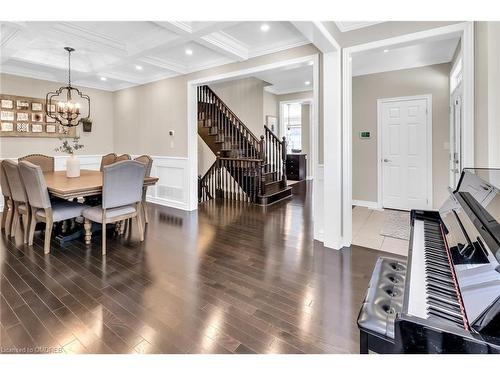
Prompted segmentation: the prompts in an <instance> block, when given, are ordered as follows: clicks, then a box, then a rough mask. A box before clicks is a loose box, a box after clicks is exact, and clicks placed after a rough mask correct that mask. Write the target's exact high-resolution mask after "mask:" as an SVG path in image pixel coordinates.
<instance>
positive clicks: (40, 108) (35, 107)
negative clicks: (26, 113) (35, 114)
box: [31, 102, 43, 111]
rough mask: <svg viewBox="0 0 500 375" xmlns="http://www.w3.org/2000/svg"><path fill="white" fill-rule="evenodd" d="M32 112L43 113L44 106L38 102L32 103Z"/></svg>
mask: <svg viewBox="0 0 500 375" xmlns="http://www.w3.org/2000/svg"><path fill="white" fill-rule="evenodd" d="M31 110H32V111H43V104H42V103H38V102H33V103H31Z"/></svg>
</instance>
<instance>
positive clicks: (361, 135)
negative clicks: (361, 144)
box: [359, 130, 372, 139]
mask: <svg viewBox="0 0 500 375" xmlns="http://www.w3.org/2000/svg"><path fill="white" fill-rule="evenodd" d="M371 137H372V133H371V132H369V131H366V130H363V131H360V132H359V138H361V139H370V138H371Z"/></svg>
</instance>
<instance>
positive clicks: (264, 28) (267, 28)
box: [260, 23, 271, 32]
mask: <svg viewBox="0 0 500 375" xmlns="http://www.w3.org/2000/svg"><path fill="white" fill-rule="evenodd" d="M270 28H271V27H270V26H269V25H268V24H267V23H263V24H262V25H260V31H263V32H266V31H269V29H270Z"/></svg>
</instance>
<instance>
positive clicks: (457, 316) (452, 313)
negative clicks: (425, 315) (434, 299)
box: [429, 305, 463, 321]
mask: <svg viewBox="0 0 500 375" xmlns="http://www.w3.org/2000/svg"><path fill="white" fill-rule="evenodd" d="M431 310H433V311H440V312H442V313H443V314H447V315H448V316H449V317H450V318H455V319H457V320H458V321H463V318H462V314H461V313H457V312H455V311H452V310H450V309H447V308H443V307H440V306H437V305H434V306H429V312H430V311H431Z"/></svg>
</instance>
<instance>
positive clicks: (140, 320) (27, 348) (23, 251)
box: [0, 182, 382, 353]
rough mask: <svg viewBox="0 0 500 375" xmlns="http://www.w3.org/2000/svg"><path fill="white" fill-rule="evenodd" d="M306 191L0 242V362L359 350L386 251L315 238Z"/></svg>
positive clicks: (161, 211) (155, 209) (303, 187)
mask: <svg viewBox="0 0 500 375" xmlns="http://www.w3.org/2000/svg"><path fill="white" fill-rule="evenodd" d="M311 190H312V189H311V185H310V184H309V185H308V183H306V182H302V183H299V184H296V185H294V192H293V193H294V196H293V198H292V200H288V201H284V202H280V203H277V204H275V205H273V206H270V207H268V208H266V209H263V208H260V207H256V206H246V205H242V204H236V203H235V204H225V205H222V204H213V203H206V204H204V205H202V206H200V209H199V210H198V212H192V213H187V212H183V211H179V210H175V209H169V208H164V207H159V206H154V205H150V206H149V214H150V215H149V216H150V223H149V225H148V227H147V231H146V239H145V241H144V242H143V243H142V244H141V243H140V242H139V241H138V237H137V231H136V228H135V226H134V225H132V233H131V234H126V235H125V236H122V237H115V238H109V239H108V252H107V256H106V258H105V259H103V258H102V257H101V255H100V238H99V236H95V238H93V243H92V245H91V246H90V247H88V248H87V247H86V246H85V244H84V242H83V241H82V240H77V241H73V242H71V243H69V244H66V245H65V246H59V245H58V244H57V243H56V242H53V244H52V253H51V254H50V255H46V256H45V255H44V254H43V243H42V236H41V235H40V233H37V235H36V239H35V244H34V246H33V247H29V246H26V245H23V243H22V236H21V234H20V233H18V235H17V237H16V239H15V240H11V239H6V236H5V234H4V233H2V235H1V236H0V247H1V249H0V263H1V296H0V348H1V351H2V352H3V353H6V352H13V350H14V351H15V350H17V352H28V353H29V352H42V353H45V352H50V353H66V352H76V353H135V352H139V353H358V352H359V344H358V339H359V335H358V329H357V326H356V318H357V314H358V310H359V306H360V304H361V302H362V300H363V297H364V293H365V290H366V287H367V283H368V280H369V278H370V276H371V272H372V268H373V265H374V263H375V261H376V259H377V257H378V256H380V255H381V254H382V253H380V252H377V251H373V250H368V249H364V248H361V247H352V248H348V249H344V250H342V251H335V250H329V249H325V248H324V247H323V246H322V244H321V243H319V242H316V241H313V240H312V229H313V228H312V225H313V223H312V220H311V209H310V207H311V202H310V199H311V196H310V191H311Z"/></svg>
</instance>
